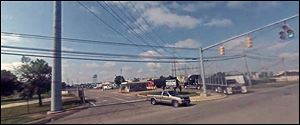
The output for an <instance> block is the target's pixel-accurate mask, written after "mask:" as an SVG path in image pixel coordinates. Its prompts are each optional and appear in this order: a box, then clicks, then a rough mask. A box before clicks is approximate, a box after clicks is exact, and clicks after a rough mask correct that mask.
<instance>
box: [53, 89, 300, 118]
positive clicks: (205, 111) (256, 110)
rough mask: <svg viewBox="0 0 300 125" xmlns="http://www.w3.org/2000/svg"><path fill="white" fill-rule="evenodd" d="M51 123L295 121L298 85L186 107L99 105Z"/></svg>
mask: <svg viewBox="0 0 300 125" xmlns="http://www.w3.org/2000/svg"><path fill="white" fill-rule="evenodd" d="M51 123H63V124H74V123H77V124H78V123H79V124H80V123H81V124H84V123H87V124H89V123H90V124H92V123H122V124H126V123H169V124H171V123H172V124H174V123H178V124H179V123H200V124H201V123H217V124H218V123H248V124H253V123H298V124H299V84H294V85H289V86H285V87H279V88H265V89H255V90H254V92H252V93H249V94H245V95H242V94H237V95H232V96H229V97H228V98H225V99H222V100H215V101H206V102H199V103H194V104H193V105H191V106H188V107H179V108H173V107H171V106H168V105H155V106H152V105H150V104H149V102H136V103H129V104H120V105H109V106H100V107H94V108H89V109H86V110H82V111H80V112H78V113H75V114H72V115H70V116H66V117H64V118H62V119H59V120H57V121H54V122H51Z"/></svg>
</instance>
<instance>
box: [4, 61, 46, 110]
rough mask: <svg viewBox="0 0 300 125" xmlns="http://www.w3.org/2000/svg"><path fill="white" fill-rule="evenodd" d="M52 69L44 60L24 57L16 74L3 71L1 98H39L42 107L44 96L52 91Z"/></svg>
mask: <svg viewBox="0 0 300 125" xmlns="http://www.w3.org/2000/svg"><path fill="white" fill-rule="evenodd" d="M51 69H52V68H51V67H50V66H49V64H48V63H47V62H46V61H45V60H43V59H36V60H31V59H30V58H28V57H22V65H21V66H18V67H15V68H14V73H12V72H11V71H7V70H1V97H4V96H10V95H17V96H19V97H21V98H22V99H30V98H32V97H33V96H34V95H37V96H38V100H39V105H40V106H42V94H44V93H47V92H49V91H50V90H51V74H52V73H51Z"/></svg>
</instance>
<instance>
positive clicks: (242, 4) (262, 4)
mask: <svg viewBox="0 0 300 125" xmlns="http://www.w3.org/2000/svg"><path fill="white" fill-rule="evenodd" d="M250 4H252V6H255V7H259V8H267V7H276V6H278V5H280V3H279V1H228V2H227V7H228V8H243V7H245V6H246V5H250Z"/></svg>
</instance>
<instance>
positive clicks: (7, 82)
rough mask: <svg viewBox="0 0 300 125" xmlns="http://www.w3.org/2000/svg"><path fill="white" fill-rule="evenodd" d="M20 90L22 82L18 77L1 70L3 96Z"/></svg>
mask: <svg viewBox="0 0 300 125" xmlns="http://www.w3.org/2000/svg"><path fill="white" fill-rule="evenodd" d="M19 90H20V82H19V81H18V80H17V77H16V75H14V74H13V73H11V72H10V71H7V70H1V96H9V95H12V94H14V92H15V91H19Z"/></svg>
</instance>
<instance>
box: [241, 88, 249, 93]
mask: <svg viewBox="0 0 300 125" xmlns="http://www.w3.org/2000/svg"><path fill="white" fill-rule="evenodd" d="M247 92H248V91H247V88H246V86H242V87H241V93H242V94H246V93H247Z"/></svg>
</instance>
